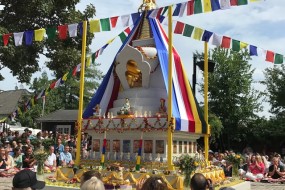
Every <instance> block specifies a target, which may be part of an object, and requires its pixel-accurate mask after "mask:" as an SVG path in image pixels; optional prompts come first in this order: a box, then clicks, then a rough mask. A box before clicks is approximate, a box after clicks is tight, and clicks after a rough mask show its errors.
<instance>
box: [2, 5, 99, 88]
mask: <svg viewBox="0 0 285 190" xmlns="http://www.w3.org/2000/svg"><path fill="white" fill-rule="evenodd" d="M77 3H79V0H57V1H54V0H21V1H13V0H2V1H1V5H4V9H3V10H2V12H1V18H0V26H1V28H0V32H1V33H2V34H8V33H9V32H19V31H20V32H21V31H28V30H36V29H39V28H52V27H57V26H59V25H64V24H72V23H79V22H82V21H83V20H86V19H88V18H92V17H94V16H95V7H94V6H92V5H89V6H87V8H86V9H85V11H84V12H83V13H82V12H80V11H77V10H76V8H75V5H76V4H77ZM92 38H93V34H91V33H89V34H88V38H87V46H88V45H90V44H91V40H92ZM2 44H3V42H2ZM24 44H25V43H24ZM87 51H88V48H87ZM80 53H81V37H80V36H79V37H75V38H69V37H68V38H67V39H66V40H59V39H54V40H52V39H48V40H46V41H44V42H33V44H32V45H31V46H27V45H22V46H17V47H15V45H14V44H13V40H12V38H10V42H9V45H8V46H0V62H1V64H0V66H1V67H0V69H2V68H4V67H7V68H9V69H10V70H11V71H12V74H13V76H17V78H18V80H19V81H20V82H26V83H28V82H30V78H31V75H32V74H33V73H34V72H36V71H39V64H38V61H39V55H40V54H43V55H45V56H46V57H47V58H48V61H47V62H46V64H47V66H48V68H50V69H51V70H53V71H54V73H55V76H56V77H60V76H62V75H63V74H64V72H66V71H67V70H69V69H71V68H72V67H74V66H76V65H77V64H78V63H80ZM0 79H3V77H2V76H1V75H0Z"/></svg>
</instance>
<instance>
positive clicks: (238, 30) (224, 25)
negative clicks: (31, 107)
mask: <svg viewBox="0 0 285 190" xmlns="http://www.w3.org/2000/svg"><path fill="white" fill-rule="evenodd" d="M141 2H142V0H125V1H118V0H115V1H114V0H93V1H91V0H82V1H81V2H80V3H79V4H78V6H77V8H78V9H80V10H83V9H84V8H85V7H86V5H87V4H93V5H94V6H95V7H96V18H106V17H111V16H121V15H125V14H130V13H133V12H136V11H137V9H138V7H139V5H140V4H141ZM180 2H185V0H156V3H157V5H158V7H161V6H166V5H170V4H176V3H180ZM284 12H285V1H284V0H270V1H269V0H267V1H261V2H259V3H251V4H249V5H246V6H239V7H232V8H231V9H228V10H219V11H215V12H210V13H204V14H199V15H192V16H184V17H181V18H179V17H173V19H174V20H179V21H182V22H185V23H187V24H191V25H193V26H197V27H200V28H203V29H207V30H209V31H212V32H215V33H217V34H219V35H226V36H229V37H232V38H234V39H237V40H241V41H244V42H247V43H249V44H252V45H256V46H258V47H260V48H263V49H265V50H272V51H274V52H276V53H280V54H283V55H285V51H284V47H285V33H284V29H285V17H284ZM122 30H123V28H120V27H118V28H116V30H114V31H111V32H104V33H103V32H102V33H96V34H95V38H94V40H93V43H92V45H91V46H90V48H91V50H92V53H93V52H95V51H96V50H97V49H99V48H100V47H102V46H103V45H104V44H105V43H106V42H107V41H108V40H110V39H112V38H113V37H115V36H117V35H118V34H119V33H120V32H121V31H122ZM181 42H183V43H181ZM120 45H121V42H120V40H119V39H116V40H115V41H114V42H113V43H112V44H111V45H110V46H109V47H108V48H106V50H105V51H104V53H103V54H102V55H101V56H99V58H98V60H97V61H98V62H99V63H101V66H100V68H99V69H100V70H102V71H103V72H104V73H105V72H106V71H107V69H108V68H109V66H110V65H111V62H112V60H113V58H114V55H115V54H116V52H117V50H118V48H119V47H120ZM174 46H175V47H176V49H177V50H178V52H179V54H180V55H181V58H182V60H183V62H184V65H185V68H186V70H187V73H189V75H188V78H189V80H190V81H192V67H193V65H192V54H193V52H195V51H199V52H202V51H203V43H202V42H201V41H196V40H194V39H191V38H185V37H183V36H179V35H174ZM209 48H214V46H211V45H210V46H209ZM39 62H40V65H41V68H42V71H44V70H45V71H48V69H47V68H46V67H45V65H44V57H41V59H40V60H39ZM249 64H251V65H252V68H254V69H255V72H254V80H256V81H260V80H262V79H263V78H264V76H263V71H264V69H265V68H268V67H273V64H272V63H269V62H266V61H265V58H264V57H262V56H259V57H254V58H253V59H252V60H251V61H250V62H249ZM0 73H1V74H3V75H4V76H5V80H4V81H0V89H1V90H12V89H14V88H15V85H16V84H17V85H18V86H20V84H19V83H18V82H17V79H16V77H13V76H12V75H11V73H10V71H9V70H8V69H6V68H4V69H2V70H1V71H0ZM48 73H49V76H50V79H53V76H52V73H51V72H50V71H48ZM40 74H41V72H37V73H35V74H34V75H33V77H38V76H40ZM201 78H202V72H201V71H198V82H202V81H201ZM24 86H25V85H24ZM253 86H254V88H257V89H259V90H265V87H264V86H261V85H260V84H253ZM198 100H199V101H203V98H202V96H200V95H199V96H198ZM263 105H264V108H265V109H264V112H262V113H260V115H265V116H267V117H268V116H269V114H268V109H269V106H268V104H263Z"/></svg>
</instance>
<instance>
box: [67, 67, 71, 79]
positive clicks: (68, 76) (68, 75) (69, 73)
mask: <svg viewBox="0 0 285 190" xmlns="http://www.w3.org/2000/svg"><path fill="white" fill-rule="evenodd" d="M72 73H73V69H70V70H69V72H68V74H67V76H66V79H70V77H71V76H72Z"/></svg>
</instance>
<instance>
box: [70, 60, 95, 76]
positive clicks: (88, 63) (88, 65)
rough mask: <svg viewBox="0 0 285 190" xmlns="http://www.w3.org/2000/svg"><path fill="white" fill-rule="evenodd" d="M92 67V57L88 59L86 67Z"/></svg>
mask: <svg viewBox="0 0 285 190" xmlns="http://www.w3.org/2000/svg"><path fill="white" fill-rule="evenodd" d="M90 65H91V56H89V57H87V60H86V67H90ZM67 74H68V73H67Z"/></svg>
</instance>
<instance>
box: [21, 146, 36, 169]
mask: <svg viewBox="0 0 285 190" xmlns="http://www.w3.org/2000/svg"><path fill="white" fill-rule="evenodd" d="M36 162H37V161H36V160H35V158H34V156H33V150H32V147H27V149H26V153H25V155H24V156H23V168H32V167H34V165H35V164H36Z"/></svg>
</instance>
